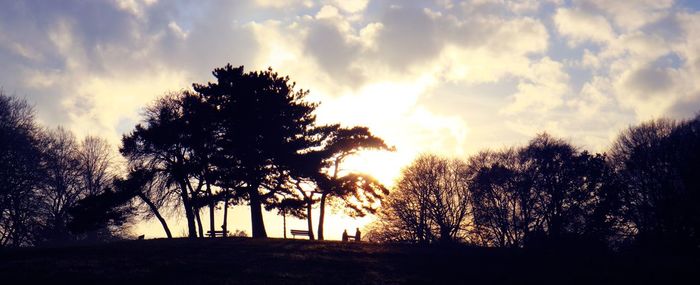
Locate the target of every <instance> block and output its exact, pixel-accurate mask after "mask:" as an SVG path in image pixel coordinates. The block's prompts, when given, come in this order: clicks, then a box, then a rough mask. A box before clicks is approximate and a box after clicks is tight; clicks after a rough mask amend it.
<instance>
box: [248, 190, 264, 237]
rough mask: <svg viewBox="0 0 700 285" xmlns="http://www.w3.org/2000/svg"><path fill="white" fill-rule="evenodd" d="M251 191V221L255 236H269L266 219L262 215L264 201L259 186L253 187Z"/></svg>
mask: <svg viewBox="0 0 700 285" xmlns="http://www.w3.org/2000/svg"><path fill="white" fill-rule="evenodd" d="M249 193H250V195H249V196H250V223H251V226H252V228H253V238H267V232H266V231H265V221H264V220H263V216H262V203H261V201H260V193H258V187H257V186H255V187H251V189H249Z"/></svg>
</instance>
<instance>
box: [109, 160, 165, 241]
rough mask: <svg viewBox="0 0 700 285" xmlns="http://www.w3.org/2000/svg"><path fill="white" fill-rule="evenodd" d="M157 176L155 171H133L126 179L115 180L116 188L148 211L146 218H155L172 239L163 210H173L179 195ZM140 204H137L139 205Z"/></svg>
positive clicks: (161, 177)
mask: <svg viewBox="0 0 700 285" xmlns="http://www.w3.org/2000/svg"><path fill="white" fill-rule="evenodd" d="M167 179H168V177H167V176H166V177H164V176H162V175H157V173H155V172H154V171H153V170H147V169H132V170H131V171H129V175H128V177H126V178H125V179H115V180H114V188H115V191H116V192H117V193H119V194H120V195H126V196H127V197H130V198H132V199H134V198H135V199H136V200H137V201H139V202H140V203H141V204H142V205H145V207H146V208H147V209H148V212H147V213H148V214H147V215H146V217H155V218H156V219H157V220H158V222H160V224H161V226H162V227H163V231H164V232H165V235H166V237H167V238H172V237H173V235H172V233H171V231H170V227H169V226H168V223H167V221H166V220H165V217H164V216H163V214H162V213H161V209H164V208H165V209H166V210H167V209H168V208H173V205H171V204H173V201H178V197H179V193H178V191H177V187H174V186H173V185H172V183H170V182H169V181H168V180H167ZM138 204H139V203H137V205H138Z"/></svg>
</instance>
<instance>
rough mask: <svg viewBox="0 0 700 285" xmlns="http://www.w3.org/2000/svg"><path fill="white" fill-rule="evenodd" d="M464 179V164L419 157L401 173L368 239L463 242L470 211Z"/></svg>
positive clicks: (467, 190) (431, 156) (430, 157)
mask: <svg viewBox="0 0 700 285" xmlns="http://www.w3.org/2000/svg"><path fill="white" fill-rule="evenodd" d="M466 178H467V177H466V175H465V164H464V163H463V162H460V161H458V160H448V159H444V158H440V157H437V156H434V155H422V156H420V157H418V158H417V159H416V160H415V161H414V162H413V163H412V164H411V165H410V166H408V167H407V168H405V169H404V170H403V171H402V175H401V178H400V179H399V181H398V182H397V185H396V188H395V189H394V190H393V191H392V192H391V193H390V194H389V196H388V197H387V199H386V200H385V201H384V202H383V203H382V211H380V212H379V218H378V222H377V223H378V224H377V225H375V226H373V227H372V229H371V230H370V233H369V234H368V235H369V236H370V237H372V238H373V239H380V240H389V241H407V242H418V243H429V242H442V243H452V242H456V241H460V240H463V239H464V238H466V234H467V231H466V230H467V224H468V222H469V218H470V210H471V206H470V203H469V196H470V194H469V189H468V183H467V179H466Z"/></svg>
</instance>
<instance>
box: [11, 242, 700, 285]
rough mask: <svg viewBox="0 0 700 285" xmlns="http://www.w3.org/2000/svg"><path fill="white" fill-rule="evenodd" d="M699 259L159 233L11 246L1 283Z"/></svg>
mask: <svg viewBox="0 0 700 285" xmlns="http://www.w3.org/2000/svg"><path fill="white" fill-rule="evenodd" d="M699 261H700V258H698V255H690V254H685V255H674V254H663V255H662V254H654V255H651V254H639V253H626V254H620V253H617V254H611V253H601V252H597V253H596V252H567V253H562V252H554V251H549V252H532V251H524V250H514V249H495V248H474V247H466V246H455V247H435V246H431V247H425V246H415V245H380V244H368V243H352V242H351V243H342V242H333V241H326V242H319V241H304V240H282V239H268V240H254V239H248V238H217V239H197V240H188V239H172V240H167V239H157V240H141V241H123V242H115V243H109V244H101V245H85V246H72V247H45V248H23V249H3V250H0V284H40V283H41V284H43V283H50V284H146V283H149V284H270V283H273V284H280V283H283V284H397V283H430V284H445V283H448V284H455V283H456V284H462V283H464V284H468V283H469V284H474V283H489V284H494V283H516V284H524V283H538V284H542V283H552V284H554V283H556V284H571V283H581V284H601V283H614V284H624V283H634V282H639V281H641V282H642V283H664V284H667V283H676V282H680V281H681V280H686V279H687V278H694V279H690V280H692V281H687V282H684V283H690V284H697V281H698V280H697V279H698V272H696V271H697V268H700V267H699V266H698V265H700V262H699ZM674 281H675V282H674Z"/></svg>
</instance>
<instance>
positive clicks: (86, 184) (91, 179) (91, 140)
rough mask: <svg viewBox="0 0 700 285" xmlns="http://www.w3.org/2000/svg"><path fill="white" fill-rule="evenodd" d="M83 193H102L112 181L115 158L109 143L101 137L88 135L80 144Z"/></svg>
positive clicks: (91, 194) (90, 194) (89, 194)
mask: <svg viewBox="0 0 700 285" xmlns="http://www.w3.org/2000/svg"><path fill="white" fill-rule="evenodd" d="M78 156H79V160H80V174H81V175H80V176H81V179H82V184H83V185H82V186H83V188H84V189H83V191H82V192H83V193H84V194H85V195H88V196H94V195H98V194H100V193H102V191H104V189H105V188H106V187H108V186H110V184H111V182H112V177H113V176H114V173H113V169H112V168H113V160H112V149H111V147H110V145H109V143H108V142H107V141H106V140H105V139H103V138H99V137H94V136H88V137H85V139H83V141H82V142H81V144H80V150H79V153H78Z"/></svg>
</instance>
